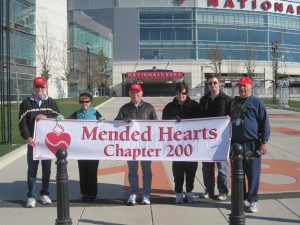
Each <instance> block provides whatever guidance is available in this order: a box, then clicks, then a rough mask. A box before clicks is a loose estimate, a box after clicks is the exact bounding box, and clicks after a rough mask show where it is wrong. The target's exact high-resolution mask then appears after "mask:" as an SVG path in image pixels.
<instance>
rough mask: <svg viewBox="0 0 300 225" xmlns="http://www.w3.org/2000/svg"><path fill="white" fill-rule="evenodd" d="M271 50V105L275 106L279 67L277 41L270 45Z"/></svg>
mask: <svg viewBox="0 0 300 225" xmlns="http://www.w3.org/2000/svg"><path fill="white" fill-rule="evenodd" d="M271 50H272V67H273V81H272V83H273V104H276V102H277V99H276V92H277V80H278V77H279V76H280V74H279V73H278V71H279V69H280V66H279V59H280V55H281V54H280V46H279V43H278V42H277V40H275V41H274V42H272V43H271Z"/></svg>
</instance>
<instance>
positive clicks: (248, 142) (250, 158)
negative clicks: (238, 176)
mask: <svg viewBox="0 0 300 225" xmlns="http://www.w3.org/2000/svg"><path fill="white" fill-rule="evenodd" d="M237 86H238V91H239V96H238V97H235V98H234V99H233V100H232V103H231V109H230V116H231V122H232V144H234V143H238V144H241V145H242V146H243V153H242V155H243V170H244V174H245V175H246V177H247V181H248V182H247V184H248V185H247V187H246V182H245V180H244V199H245V200H247V201H248V202H249V203H250V205H249V208H248V211H249V212H252V213H255V212H257V211H258V189H259V182H260V172H261V155H265V154H266V152H267V142H268V140H269V138H270V124H269V119H268V113H267V110H266V108H265V106H264V103H263V102H262V100H261V99H259V98H258V97H255V96H253V95H252V93H251V92H252V79H251V78H250V77H247V76H243V77H241V78H240V79H239V81H238V83H237ZM244 178H245V176H244Z"/></svg>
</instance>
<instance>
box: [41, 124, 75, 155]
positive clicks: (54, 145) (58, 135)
mask: <svg viewBox="0 0 300 225" xmlns="http://www.w3.org/2000/svg"><path fill="white" fill-rule="evenodd" d="M70 143H71V136H70V135H69V134H68V133H65V132H64V128H63V126H62V125H60V124H58V123H56V125H55V127H54V128H53V132H49V133H48V134H47V135H46V138H45V144H46V146H47V148H48V149H49V150H50V151H51V152H52V153H53V154H54V155H55V154H56V151H57V150H58V149H64V150H68V148H69V146H70Z"/></svg>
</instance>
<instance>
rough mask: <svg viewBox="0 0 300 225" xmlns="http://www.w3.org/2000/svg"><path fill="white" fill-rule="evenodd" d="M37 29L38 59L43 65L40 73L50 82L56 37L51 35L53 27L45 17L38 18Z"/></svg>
mask: <svg viewBox="0 0 300 225" xmlns="http://www.w3.org/2000/svg"><path fill="white" fill-rule="evenodd" d="M37 30H38V35H37V42H36V52H37V61H38V63H39V64H40V66H41V74H40V75H41V76H42V77H44V78H45V79H46V81H47V82H48V80H49V79H50V78H51V70H52V67H53V60H54V59H55V46H54V38H53V37H52V36H51V34H52V33H53V32H51V27H50V25H49V24H48V22H47V20H46V19H44V18H40V20H37ZM47 88H48V85H47ZM47 92H48V90H47Z"/></svg>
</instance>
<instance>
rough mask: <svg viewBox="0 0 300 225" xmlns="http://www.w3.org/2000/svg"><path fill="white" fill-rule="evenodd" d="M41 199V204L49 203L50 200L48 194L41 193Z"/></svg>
mask: <svg viewBox="0 0 300 225" xmlns="http://www.w3.org/2000/svg"><path fill="white" fill-rule="evenodd" d="M41 201H42V203H43V205H49V204H51V202H52V201H51V199H50V198H49V196H48V195H42V196H41Z"/></svg>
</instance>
